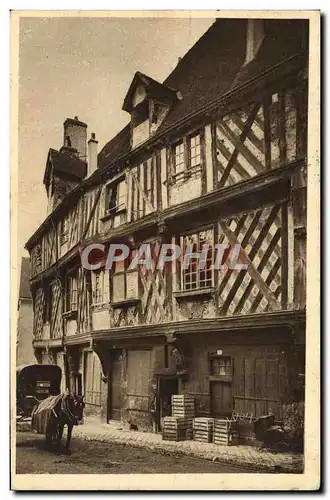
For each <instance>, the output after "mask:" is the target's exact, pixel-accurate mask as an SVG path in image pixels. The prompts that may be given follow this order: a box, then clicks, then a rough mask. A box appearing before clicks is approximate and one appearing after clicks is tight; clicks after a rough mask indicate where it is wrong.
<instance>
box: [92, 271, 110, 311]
mask: <svg viewBox="0 0 330 500" xmlns="http://www.w3.org/2000/svg"><path fill="white" fill-rule="evenodd" d="M108 276H109V273H108V271H107V270H105V269H98V270H97V271H92V302H93V305H100V304H106V303H108V302H109V293H108V290H109V286H108Z"/></svg>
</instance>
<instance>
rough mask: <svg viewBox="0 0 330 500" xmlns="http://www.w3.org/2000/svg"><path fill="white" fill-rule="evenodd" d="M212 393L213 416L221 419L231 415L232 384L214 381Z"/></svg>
mask: <svg viewBox="0 0 330 500" xmlns="http://www.w3.org/2000/svg"><path fill="white" fill-rule="evenodd" d="M210 392H211V412H212V416H213V417H216V418H219V417H224V416H228V415H231V413H232V411H233V402H232V401H233V400H232V388H231V382H223V381H212V382H211V387H210Z"/></svg>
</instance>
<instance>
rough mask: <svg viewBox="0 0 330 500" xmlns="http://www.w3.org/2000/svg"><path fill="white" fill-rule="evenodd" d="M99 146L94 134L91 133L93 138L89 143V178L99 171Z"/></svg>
mask: <svg viewBox="0 0 330 500" xmlns="http://www.w3.org/2000/svg"><path fill="white" fill-rule="evenodd" d="M97 145H98V141H97V140H96V139H95V134H94V132H92V133H91V138H90V139H89V141H88V170H87V175H88V177H89V176H90V175H92V173H93V172H95V170H96V169H97Z"/></svg>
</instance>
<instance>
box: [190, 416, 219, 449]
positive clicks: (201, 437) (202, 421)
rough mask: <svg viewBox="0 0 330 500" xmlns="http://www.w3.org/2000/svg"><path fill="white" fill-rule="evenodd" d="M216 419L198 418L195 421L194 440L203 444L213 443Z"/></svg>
mask: <svg viewBox="0 0 330 500" xmlns="http://www.w3.org/2000/svg"><path fill="white" fill-rule="evenodd" d="M213 426H214V419H213V418H207V417H198V418H194V420H193V439H194V441H200V442H202V443H212V440H213Z"/></svg>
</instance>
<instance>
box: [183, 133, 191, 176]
mask: <svg viewBox="0 0 330 500" xmlns="http://www.w3.org/2000/svg"><path fill="white" fill-rule="evenodd" d="M183 158H184V168H185V170H187V168H188V167H189V166H190V139H189V138H188V137H187V136H186V135H185V136H184V138H183Z"/></svg>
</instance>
